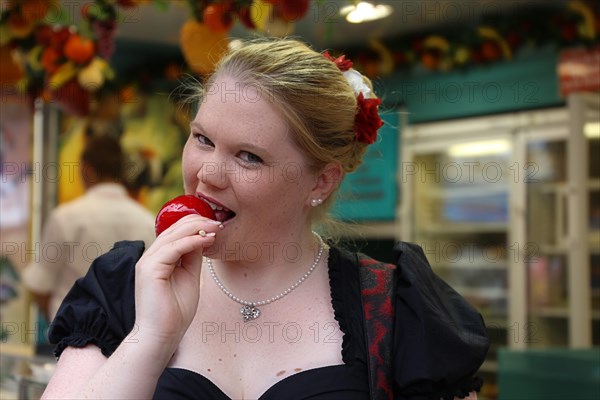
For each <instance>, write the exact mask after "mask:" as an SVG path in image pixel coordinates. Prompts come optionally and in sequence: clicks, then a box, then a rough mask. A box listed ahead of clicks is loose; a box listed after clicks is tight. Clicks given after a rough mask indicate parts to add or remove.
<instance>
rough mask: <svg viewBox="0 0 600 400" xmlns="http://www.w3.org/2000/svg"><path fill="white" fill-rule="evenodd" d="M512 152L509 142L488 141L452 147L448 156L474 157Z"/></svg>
mask: <svg viewBox="0 0 600 400" xmlns="http://www.w3.org/2000/svg"><path fill="white" fill-rule="evenodd" d="M509 152H510V142H509V141H508V140H486V141H484V142H471V143H461V144H456V145H454V146H450V148H449V149H448V154H450V156H452V157H473V156H484V155H492V154H506V153H509Z"/></svg>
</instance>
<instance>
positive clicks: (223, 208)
mask: <svg viewBox="0 0 600 400" xmlns="http://www.w3.org/2000/svg"><path fill="white" fill-rule="evenodd" d="M204 201H206V202H207V203H208V205H209V206H210V208H212V210H213V211H229V210H228V209H227V208H225V207H223V206H218V205H216V204H215V203H211V202H210V201H208V200H206V199H204Z"/></svg>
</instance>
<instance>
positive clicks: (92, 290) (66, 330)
mask: <svg viewBox="0 0 600 400" xmlns="http://www.w3.org/2000/svg"><path fill="white" fill-rule="evenodd" d="M144 248H145V247H144V242H143V241H120V242H116V243H115V244H114V246H113V248H112V249H111V250H110V251H108V252H107V253H105V254H103V255H101V256H100V257H98V258H97V259H95V260H94V261H93V262H92V264H91V266H90V268H89V270H88V272H87V273H86V275H85V276H84V277H82V278H80V279H78V280H77V281H76V282H75V284H74V285H73V287H72V288H71V290H70V291H69V293H68V294H67V296H66V297H65V298H64V300H63V302H62V304H61V306H60V308H59V309H58V312H57V314H56V317H55V318H54V320H53V321H52V324H51V325H50V330H49V332H48V338H49V340H50V343H53V344H56V345H57V347H56V349H55V355H56V356H59V355H60V354H61V353H62V351H63V350H64V349H65V348H66V347H68V346H73V347H84V346H85V345H87V344H88V343H93V344H96V345H97V346H98V347H100V349H101V350H102V353H103V354H104V355H106V356H109V355H110V354H112V352H113V351H114V350H115V349H116V347H117V346H118V345H119V343H120V342H121V341H122V340H123V339H124V338H125V336H126V335H127V334H129V332H131V330H132V329H133V327H134V323H135V264H136V263H137V261H138V259H139V258H140V257H141V255H142V253H143V252H144Z"/></svg>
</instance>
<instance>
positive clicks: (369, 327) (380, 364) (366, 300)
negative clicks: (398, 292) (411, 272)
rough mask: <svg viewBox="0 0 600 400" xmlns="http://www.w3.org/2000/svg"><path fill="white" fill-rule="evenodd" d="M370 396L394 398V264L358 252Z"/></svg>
mask: <svg viewBox="0 0 600 400" xmlns="http://www.w3.org/2000/svg"><path fill="white" fill-rule="evenodd" d="M358 257H359V258H358V262H359V275H360V288H361V294H362V302H363V311H364V317H365V332H366V336H367V345H368V349H369V352H368V363H369V386H370V388H371V400H391V399H393V388H392V382H393V379H392V365H391V363H392V357H391V354H392V342H393V330H394V329H393V328H394V303H393V299H394V282H395V279H394V272H395V270H396V266H395V265H393V264H385V263H382V262H379V261H376V260H374V259H372V258H369V257H367V256H365V255H363V254H359V255H358Z"/></svg>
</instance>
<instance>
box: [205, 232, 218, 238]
mask: <svg viewBox="0 0 600 400" xmlns="http://www.w3.org/2000/svg"><path fill="white" fill-rule="evenodd" d="M206 236H207V237H215V236H217V234H216V233H214V232H208V233H207V234H206Z"/></svg>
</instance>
